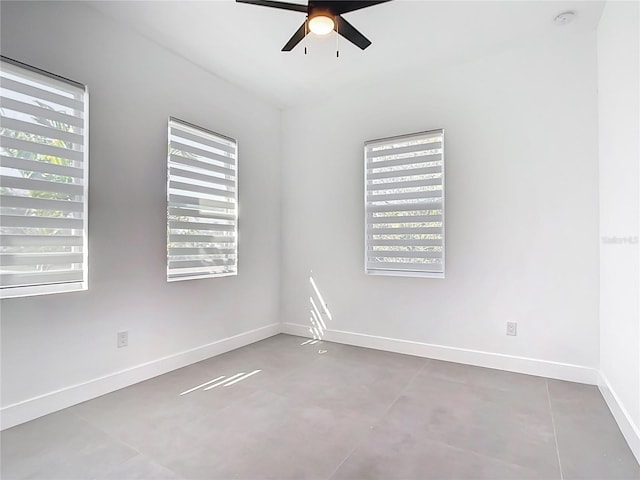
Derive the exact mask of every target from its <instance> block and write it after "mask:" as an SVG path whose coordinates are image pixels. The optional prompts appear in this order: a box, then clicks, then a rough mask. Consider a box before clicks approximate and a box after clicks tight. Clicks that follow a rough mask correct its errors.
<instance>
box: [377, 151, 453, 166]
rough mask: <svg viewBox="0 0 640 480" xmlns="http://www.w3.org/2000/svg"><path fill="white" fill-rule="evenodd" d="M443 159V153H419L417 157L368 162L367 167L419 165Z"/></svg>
mask: <svg viewBox="0 0 640 480" xmlns="http://www.w3.org/2000/svg"><path fill="white" fill-rule="evenodd" d="M440 161H442V154H440V153H433V154H430V155H419V156H418V155H417V156H415V157H406V158H396V159H391V160H380V161H377V162H367V169H368V170H373V169H379V168H387V167H399V166H402V165H414V164H416V165H419V164H426V163H433V162H440ZM434 166H435V165H434Z"/></svg>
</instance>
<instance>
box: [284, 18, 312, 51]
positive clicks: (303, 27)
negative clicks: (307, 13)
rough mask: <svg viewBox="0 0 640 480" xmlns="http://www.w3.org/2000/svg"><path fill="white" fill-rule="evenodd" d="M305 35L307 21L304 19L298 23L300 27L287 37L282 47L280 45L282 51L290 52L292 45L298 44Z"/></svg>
mask: <svg viewBox="0 0 640 480" xmlns="http://www.w3.org/2000/svg"><path fill="white" fill-rule="evenodd" d="M306 35H307V22H306V21H305V22H304V23H303V24H302V25H300V28H299V29H298V30H296V33H294V34H293V36H292V37H291V38H290V39H289V41H288V42H287V44H286V45H285V46H284V47H282V51H283V52H290V51H291V50H293V47H295V46H296V45H298V44H299V43H300V42H301V41H302V39H303V38H304V37H305V36H306Z"/></svg>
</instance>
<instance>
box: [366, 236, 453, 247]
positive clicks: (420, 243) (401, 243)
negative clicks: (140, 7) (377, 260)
mask: <svg viewBox="0 0 640 480" xmlns="http://www.w3.org/2000/svg"><path fill="white" fill-rule="evenodd" d="M368 244H369V247H440V246H442V239H426V240H401V239H384V240H380V239H377V238H371V239H369V242H368Z"/></svg>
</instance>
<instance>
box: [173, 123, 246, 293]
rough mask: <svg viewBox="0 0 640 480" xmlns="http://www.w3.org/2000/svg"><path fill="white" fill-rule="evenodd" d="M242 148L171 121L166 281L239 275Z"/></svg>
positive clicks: (188, 125)
mask: <svg viewBox="0 0 640 480" xmlns="http://www.w3.org/2000/svg"><path fill="white" fill-rule="evenodd" d="M237 159H238V145H237V142H236V141H235V140H233V139H231V138H228V137H224V136H222V135H219V134H217V133H213V132H210V131H208V130H204V129H202V128H199V127H196V126H194V125H191V124H189V123H186V122H183V121H181V120H177V119H175V118H169V156H168V169H167V176H168V188H167V281H170V282H172V281H176V280H189V279H194V278H208V277H222V276H227V275H236V274H237V272H238V237H237V235H238V175H237V172H238V170H237V168H238V166H237Z"/></svg>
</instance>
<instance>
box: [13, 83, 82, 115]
mask: <svg viewBox="0 0 640 480" xmlns="http://www.w3.org/2000/svg"><path fill="white" fill-rule="evenodd" d="M0 87H1V88H5V89H7V90H11V91H14V92H17V93H22V94H24V95H27V96H30V97H35V98H38V99H41V100H46V101H48V102H53V103H57V104H58V105H64V106H65V107H70V108H73V109H75V110H82V109H83V108H84V104H83V102H82V101H81V100H76V99H75V98H71V97H65V96H63V95H58V94H57V93H55V92H51V91H48V90H44V89H42V88H38V87H36V86H35V85H31V84H26V83H22V82H17V81H15V80H11V79H9V78H4V77H3V78H1V79H0Z"/></svg>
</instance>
